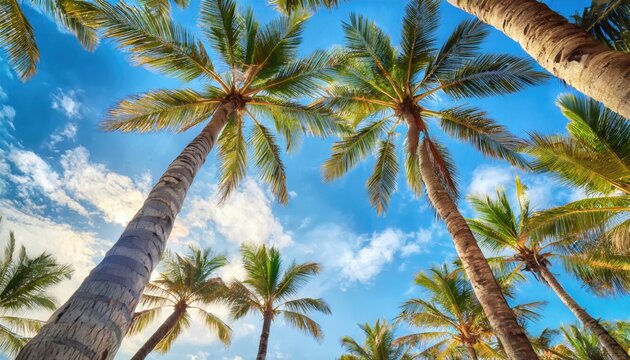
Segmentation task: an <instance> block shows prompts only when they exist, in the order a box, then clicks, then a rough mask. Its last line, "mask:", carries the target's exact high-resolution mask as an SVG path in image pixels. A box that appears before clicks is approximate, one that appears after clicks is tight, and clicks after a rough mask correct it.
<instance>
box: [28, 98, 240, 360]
mask: <svg viewBox="0 0 630 360" xmlns="http://www.w3.org/2000/svg"><path fill="white" fill-rule="evenodd" d="M234 109H235V106H234V105H233V104H232V103H226V104H223V105H221V106H220V107H219V108H218V109H217V110H216V112H215V113H214V115H213V116H212V119H211V120H210V122H209V124H208V125H206V127H205V128H204V129H203V130H202V131H201V133H200V134H199V135H197V137H195V139H194V140H193V141H192V142H190V144H188V145H187V146H186V148H184V150H183V151H182V152H181V153H180V154H179V156H178V157H177V158H176V159H175V160H174V161H173V162H172V163H171V164H170V165H169V167H168V169H167V170H166V172H165V173H164V174H163V175H162V177H161V178H160V179H159V180H158V182H157V184H156V185H155V186H154V187H153V189H152V190H151V192H150V193H149V195H148V197H147V199H146V200H145V202H144V204H143V205H142V208H140V210H139V211H138V212H137V213H136V215H135V216H134V217H133V219H132V220H131V221H130V222H129V224H128V225H127V227H126V228H125V230H124V231H123V233H122V235H121V236H120V238H119V239H118V241H117V242H116V244H114V246H113V247H112V248H111V249H110V250H109V251H108V252H107V254H105V257H104V258H103V260H102V261H101V262H100V264H98V265H97V266H96V267H95V268H94V269H93V270H92V271H91V272H90V274H89V275H88V276H87V277H86V278H85V280H83V283H82V284H81V286H80V287H79V288H78V289H77V290H76V291H75V293H74V294H73V295H72V296H71V297H70V299H68V301H67V302H66V303H65V304H64V305H63V306H61V307H60V308H59V309H57V311H55V313H54V314H53V315H52V316H51V318H50V319H49V320H48V322H47V323H46V325H44V327H42V329H41V330H40V331H39V333H38V334H37V335H36V336H35V337H34V338H33V339H32V340H31V341H29V342H28V343H27V344H26V345H25V346H24V348H23V349H22V350H21V351H20V353H19V354H18V356H17V358H16V359H19V360H26V359H29V360H40V359H47V360H109V359H113V358H114V356H115V355H116V352H117V351H118V348H119V347H120V343H121V341H122V339H123V337H124V336H125V334H126V333H127V330H128V329H129V325H130V324H131V318H132V316H133V313H134V309H135V307H136V305H137V304H138V301H139V299H140V296H141V295H142V292H143V290H144V288H145V286H146V285H147V283H148V282H149V278H150V276H151V272H152V271H153V269H154V268H155V266H157V264H158V262H159V261H160V257H161V256H162V252H163V251H164V248H165V246H166V240H167V239H168V236H169V235H170V232H171V230H172V228H173V222H174V221H175V217H176V216H177V214H178V213H179V211H180V210H181V207H182V203H183V202H184V198H185V197H186V193H187V191H188V189H189V187H190V185H191V184H192V181H193V179H194V178H195V175H196V174H197V172H198V171H199V168H200V167H201V166H202V165H203V163H204V162H205V160H206V157H207V156H208V153H209V152H210V150H211V149H212V147H213V145H214V144H215V141H216V139H217V137H218V136H219V133H220V132H221V130H222V129H223V127H224V125H225V121H226V119H227V116H228V115H229V114H230V113H231V112H233V111H234Z"/></svg>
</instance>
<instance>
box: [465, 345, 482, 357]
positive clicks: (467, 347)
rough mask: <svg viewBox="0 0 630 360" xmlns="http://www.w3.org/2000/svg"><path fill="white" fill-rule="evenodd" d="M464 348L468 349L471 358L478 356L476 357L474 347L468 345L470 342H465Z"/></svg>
mask: <svg viewBox="0 0 630 360" xmlns="http://www.w3.org/2000/svg"><path fill="white" fill-rule="evenodd" d="M466 350H468V354H470V358H471V359H472V360H478V359H479V358H478V357H477V351H475V347H474V346H472V345H470V344H466Z"/></svg>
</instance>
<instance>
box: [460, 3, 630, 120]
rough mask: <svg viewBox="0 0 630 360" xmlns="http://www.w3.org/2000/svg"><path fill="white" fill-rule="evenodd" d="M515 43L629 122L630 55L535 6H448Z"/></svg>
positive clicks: (501, 4)
mask: <svg viewBox="0 0 630 360" xmlns="http://www.w3.org/2000/svg"><path fill="white" fill-rule="evenodd" d="M448 2H449V3H451V4H453V5H455V6H457V7H459V8H461V9H462V10H464V11H466V12H468V13H471V14H473V15H474V16H476V17H478V18H479V19H481V20H482V21H484V22H486V23H488V24H490V25H492V26H494V27H495V28H497V29H498V30H500V31H502V32H503V33H505V34H506V35H507V36H509V37H510V38H512V39H513V40H515V41H516V42H518V43H519V44H520V45H521V47H522V48H523V50H525V51H526V52H527V53H528V54H529V55H531V56H532V57H533V58H534V59H535V60H536V61H538V63H539V64H540V65H541V66H542V67H544V68H545V69H547V70H548V71H549V72H551V73H552V74H554V75H555V76H557V77H559V78H560V79H562V80H564V81H565V82H567V83H568V84H569V85H571V86H573V87H574V88H576V89H577V90H579V91H581V92H583V93H584V94H586V95H588V96H590V97H592V98H593V99H596V100H598V101H600V102H602V103H603V104H604V105H606V107H608V108H609V109H611V110H613V111H615V112H617V113H619V114H620V115H622V116H624V117H626V118H628V119H630V55H628V54H624V53H621V52H617V51H613V50H610V49H608V47H606V46H605V45H604V44H602V43H601V42H599V41H597V40H596V39H594V38H593V37H592V36H591V35H590V34H589V33H587V32H586V31H585V30H583V29H581V28H579V27H578V26H576V25H574V24H571V23H569V21H568V20H567V19H565V18H564V17H562V16H561V15H559V14H557V13H556V12H554V11H553V10H551V9H550V8H549V7H547V5H545V4H544V3H543V2H540V1H537V0H448Z"/></svg>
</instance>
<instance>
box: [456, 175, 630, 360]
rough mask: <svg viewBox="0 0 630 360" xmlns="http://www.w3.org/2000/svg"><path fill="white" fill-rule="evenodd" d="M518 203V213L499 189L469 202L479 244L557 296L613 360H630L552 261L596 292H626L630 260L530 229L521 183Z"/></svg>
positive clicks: (629, 285)
mask: <svg viewBox="0 0 630 360" xmlns="http://www.w3.org/2000/svg"><path fill="white" fill-rule="evenodd" d="M516 189H517V191H516V193H517V200H518V205H519V209H518V211H519V213H518V214H517V213H516V212H515V211H514V210H513V209H512V206H511V205H510V202H509V201H508V198H507V195H506V193H505V190H504V189H498V190H497V193H496V197H495V198H492V197H490V196H488V195H476V196H472V197H471V198H470V203H471V204H472V206H473V208H474V209H475V210H476V212H477V213H478V217H477V218H475V219H470V220H468V223H469V225H470V227H471V229H472V230H473V231H474V232H475V233H476V234H477V236H478V239H479V241H480V242H481V243H482V244H483V245H484V246H486V247H487V248H488V249H490V250H492V251H493V252H495V253H496V254H498V255H497V257H496V258H494V259H493V262H497V265H498V266H499V267H507V268H509V269H510V271H512V272H519V271H527V272H530V273H531V274H532V275H534V277H535V278H536V279H539V280H542V281H543V282H544V283H546V284H547V285H549V287H550V288H551V289H552V290H553V291H554V292H555V293H556V295H557V296H558V298H559V299H560V300H561V301H562V302H563V303H564V304H565V305H566V306H567V307H568V308H569V310H571V312H573V314H574V315H575V316H576V317H577V318H578V319H579V320H580V321H581V322H582V324H583V325H584V326H585V327H586V328H588V329H589V330H590V331H592V332H593V334H595V335H596V336H597V338H598V341H599V342H600V343H601V344H603V346H604V347H605V348H606V349H607V351H608V352H609V353H610V354H611V356H612V357H613V358H614V359H619V360H621V359H628V355H627V354H626V352H625V350H624V349H623V348H622V347H621V346H619V344H618V343H617V342H616V341H615V339H614V338H613V337H612V336H610V334H608V332H607V331H606V329H605V328H604V327H603V326H602V325H601V324H600V323H599V322H598V321H597V320H596V319H595V318H593V317H592V316H591V315H590V314H589V313H587V312H586V310H585V309H584V308H582V307H581V306H579V305H578V303H577V302H576V301H575V300H574V299H573V298H572V297H571V296H570V295H569V293H568V292H567V291H566V290H565V289H564V288H563V287H562V285H561V284H560V282H559V281H558V279H557V278H556V277H555V275H554V274H553V273H552V272H551V271H550V269H549V268H550V266H551V265H552V262H551V261H552V260H557V261H561V262H563V263H564V265H565V268H566V269H567V271H569V272H571V273H572V274H574V275H575V276H576V277H578V278H579V279H581V280H583V281H584V282H585V284H587V286H590V287H591V289H593V291H597V292H612V293H626V292H628V290H630V267H629V266H628V260H630V258H629V257H628V256H624V255H616V254H611V253H610V252H606V251H598V250H599V249H592V246H591V244H590V243H589V244H581V242H582V240H577V241H574V242H571V243H567V242H566V241H562V240H561V241H558V240H557V239H556V238H554V237H550V236H547V234H545V232H544V231H540V230H539V229H537V228H536V227H535V226H532V225H531V221H530V219H531V216H532V210H531V208H530V204H529V201H528V200H527V195H526V188H525V187H524V186H523V185H522V184H521V182H520V180H519V179H518V178H517V180H516Z"/></svg>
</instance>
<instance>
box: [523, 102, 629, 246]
mask: <svg viewBox="0 0 630 360" xmlns="http://www.w3.org/2000/svg"><path fill="white" fill-rule="evenodd" d="M557 104H558V106H559V107H560V109H561V111H562V114H563V115H564V116H565V117H566V118H567V119H568V120H569V123H568V125H567V130H568V136H561V135H552V136H542V135H539V134H533V135H532V140H531V145H530V146H529V147H528V152H529V154H531V155H533V156H534V157H535V158H536V162H535V163H534V164H533V168H534V170H536V171H538V172H546V173H551V174H553V175H555V176H556V178H558V179H559V180H560V181H562V182H563V183H565V184H567V185H569V186H573V187H578V188H580V189H581V190H583V191H584V192H585V193H587V194H588V195H589V197H588V198H586V199H583V200H578V201H575V202H572V203H569V204H567V205H564V206H560V207H557V208H555V209H549V210H547V211H544V212H542V213H539V214H538V215H537V216H535V218H534V219H532V221H533V222H534V223H536V224H540V225H544V226H546V227H547V228H548V230H549V231H555V236H556V237H563V236H567V235H569V236H574V233H576V232H579V231H578V230H579V229H580V228H577V225H581V228H583V229H586V230H590V229H589V228H592V227H594V226H597V225H601V224H602V223H604V224H605V226H604V227H603V230H604V231H600V232H599V234H600V235H602V236H600V240H601V242H608V243H612V244H613V245H615V246H616V248H617V250H618V251H622V252H626V253H627V251H629V250H630V241H628V240H629V239H630V122H629V121H628V120H627V119H624V118H623V117H621V116H619V115H617V114H615V113H614V112H612V111H610V110H608V109H606V108H605V107H603V106H602V105H601V104H599V103H597V102H596V101H594V100H591V99H588V98H584V97H577V96H575V95H571V94H565V95H562V96H560V97H559V98H558V100H557Z"/></svg>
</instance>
